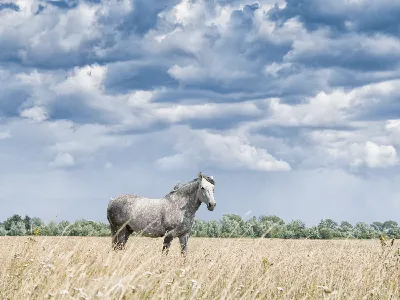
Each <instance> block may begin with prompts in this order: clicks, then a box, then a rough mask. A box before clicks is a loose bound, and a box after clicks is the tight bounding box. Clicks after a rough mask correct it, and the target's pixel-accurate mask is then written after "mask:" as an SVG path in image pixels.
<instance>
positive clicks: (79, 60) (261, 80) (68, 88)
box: [0, 0, 400, 225]
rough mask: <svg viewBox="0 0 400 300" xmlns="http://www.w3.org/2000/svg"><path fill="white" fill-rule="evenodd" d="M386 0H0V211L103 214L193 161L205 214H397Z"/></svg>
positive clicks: (65, 216) (396, 57)
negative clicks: (207, 180) (210, 183)
mask: <svg viewBox="0 0 400 300" xmlns="http://www.w3.org/2000/svg"><path fill="white" fill-rule="evenodd" d="M399 16H400V2H398V1H392V0H381V1H373V0H336V1H323V0H281V1H272V0H262V1H257V2H255V1H236V0H231V1H229V0H181V1H180V0H165V1H159V0H130V1H128V0H107V1H100V0H80V1H79V0H57V1H56V0H54V1H39V0H17V1H10V2H9V1H7V0H2V1H1V2H0V49H1V51H0V83H1V84H0V191H1V193H0V204H1V209H0V220H4V219H5V218H7V217H9V216H11V215H12V214H15V213H17V214H21V215H25V214H28V215H30V216H37V217H41V218H42V219H44V220H46V221H50V220H55V221H60V220H71V221H73V220H76V219H80V218H85V219H91V220H97V221H103V222H106V207H107V204H108V202H109V201H110V199H111V197H116V196H118V195H121V194H125V193H135V194H139V195H142V196H145V197H150V198H160V197H163V196H164V195H166V194H167V193H168V192H169V191H170V190H171V189H172V188H173V186H174V185H175V184H176V183H177V182H180V181H184V182H185V181H190V180H192V179H193V178H195V177H196V176H197V174H198V172H199V171H201V172H203V173H204V174H206V175H212V176H214V179H215V199H216V202H217V206H216V209H215V210H214V211H213V212H209V211H207V209H206V207H204V206H201V207H200V209H199V211H198V213H197V215H196V216H197V217H198V218H202V219H205V220H218V219H220V218H221V217H222V215H224V214H228V213H235V214H238V215H240V216H242V217H244V218H248V217H250V216H260V215H277V216H279V217H281V218H283V219H284V220H285V221H286V222H289V221H291V220H294V219H301V220H303V221H305V222H306V224H307V225H313V224H318V222H319V221H320V220H321V219H324V218H332V219H334V220H336V221H338V222H340V221H344V220H346V221H350V222H352V223H356V222H373V221H385V220H395V221H397V222H399V223H400V176H399V170H400V166H399V153H398V150H399V147H400V97H399V96H400V64H399V63H400V38H399V36H400V25H399V22H398V20H399Z"/></svg>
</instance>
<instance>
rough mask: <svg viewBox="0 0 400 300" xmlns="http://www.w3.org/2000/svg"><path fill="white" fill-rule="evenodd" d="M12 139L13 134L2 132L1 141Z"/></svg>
mask: <svg viewBox="0 0 400 300" xmlns="http://www.w3.org/2000/svg"><path fill="white" fill-rule="evenodd" d="M8 138H11V134H10V133H9V132H8V131H5V132H0V140H5V139H8Z"/></svg>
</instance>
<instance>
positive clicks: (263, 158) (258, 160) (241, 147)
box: [157, 128, 291, 171]
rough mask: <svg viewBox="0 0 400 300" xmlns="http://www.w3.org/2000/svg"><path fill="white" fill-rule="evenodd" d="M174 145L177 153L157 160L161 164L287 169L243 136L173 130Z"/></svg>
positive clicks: (204, 131)
mask: <svg viewBox="0 0 400 300" xmlns="http://www.w3.org/2000/svg"><path fill="white" fill-rule="evenodd" d="M177 134H178V136H179V138H178V143H177V145H176V146H175V148H176V149H177V150H178V151H179V153H177V154H174V155H172V156H167V157H163V158H161V159H159V160H157V164H158V165H159V166H160V167H162V168H167V169H168V168H182V167H184V166H188V167H191V166H193V165H196V166H197V165H209V164H218V165H219V166H221V167H223V168H226V169H231V170H235V169H241V168H244V169H249V170H254V171H288V170H290V169H291V168H290V165H289V164H288V163H287V162H285V161H282V160H278V159H276V158H275V157H274V156H272V155H271V154H269V153H268V152H267V151H266V150H265V149H260V148H256V147H254V146H252V145H250V144H249V143H248V141H247V140H246V138H245V137H243V136H239V135H235V134H233V133H230V134H224V135H222V134H217V133H212V132H209V131H206V130H196V131H195V130H188V129H185V128H183V130H179V131H178V132H177Z"/></svg>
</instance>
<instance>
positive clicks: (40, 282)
mask: <svg viewBox="0 0 400 300" xmlns="http://www.w3.org/2000/svg"><path fill="white" fill-rule="evenodd" d="M399 244H400V243H399ZM161 248H162V239H159V238H158V239H151V238H139V237H135V238H131V239H130V240H129V242H128V245H127V248H126V250H122V251H112V250H111V249H110V239H109V238H98V237H1V238H0V257H1V259H0V262H1V268H0V299H18V300H19V299H400V248H399V245H397V242H396V241H395V242H394V244H391V243H390V241H389V242H388V243H387V244H386V245H383V244H381V243H380V241H379V240H370V241H358V240H346V241H344V240H343V241H337V240H330V241H316V240H279V239H207V238H191V239H190V240H189V254H188V257H187V258H186V260H184V259H183V258H182V257H181V256H180V253H179V243H178V241H177V240H174V241H173V243H172V246H171V250H170V253H169V255H168V256H167V257H165V256H162V255H161Z"/></svg>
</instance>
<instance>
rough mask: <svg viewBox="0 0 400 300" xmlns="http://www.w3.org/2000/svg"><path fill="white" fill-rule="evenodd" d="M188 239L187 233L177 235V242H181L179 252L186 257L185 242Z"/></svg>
mask: <svg viewBox="0 0 400 300" xmlns="http://www.w3.org/2000/svg"><path fill="white" fill-rule="evenodd" d="M188 240H189V234H188V233H185V234H183V235H181V236H180V237H179V242H180V243H181V254H182V255H183V256H184V257H186V254H187V243H188Z"/></svg>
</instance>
